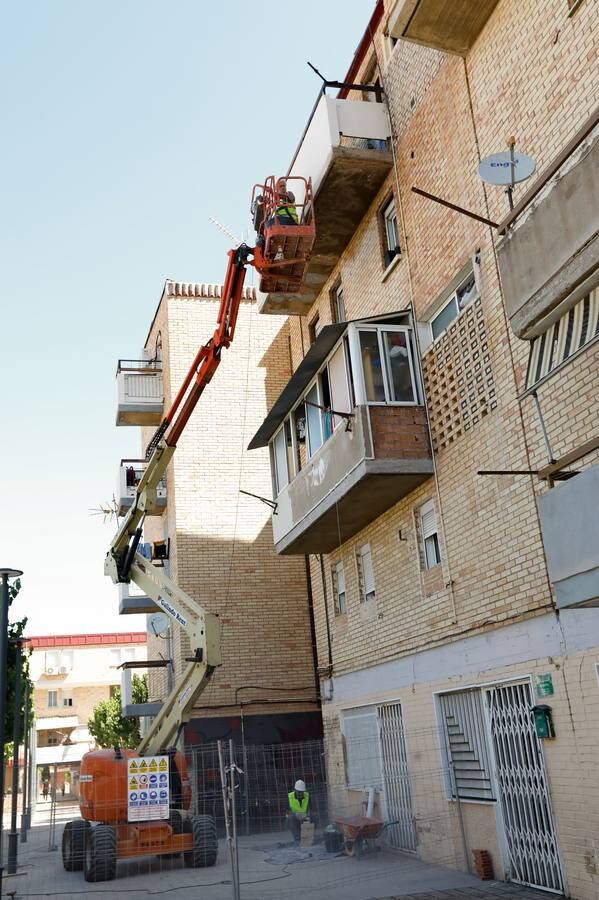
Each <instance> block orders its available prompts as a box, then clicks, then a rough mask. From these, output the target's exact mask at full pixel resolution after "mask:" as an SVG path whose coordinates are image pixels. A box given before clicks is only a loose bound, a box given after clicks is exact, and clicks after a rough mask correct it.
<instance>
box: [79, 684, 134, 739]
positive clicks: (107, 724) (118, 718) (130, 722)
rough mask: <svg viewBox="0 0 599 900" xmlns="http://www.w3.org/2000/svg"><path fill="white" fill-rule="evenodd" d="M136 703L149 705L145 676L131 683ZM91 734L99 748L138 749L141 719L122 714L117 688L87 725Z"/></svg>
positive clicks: (103, 701) (119, 694) (100, 703)
mask: <svg viewBox="0 0 599 900" xmlns="http://www.w3.org/2000/svg"><path fill="white" fill-rule="evenodd" d="M131 695H132V699H133V702H134V703H147V700H148V681H147V677H146V676H145V675H143V676H142V677H140V676H139V675H134V676H133V679H132V683H131ZM87 727H88V728H89V732H90V734H91V735H92V737H93V738H95V741H96V743H97V745H98V746H99V747H136V746H137V744H139V742H140V740H141V734H140V731H139V719H134V718H132V717H131V716H124V715H123V713H122V712H121V691H120V688H115V690H114V691H113V693H112V696H111V697H110V698H109V699H108V700H101V701H100V702H99V703H98V704H97V706H94V710H93V713H92V716H91V719H90V720H89V722H88V723H87Z"/></svg>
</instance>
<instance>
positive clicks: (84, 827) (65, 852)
mask: <svg viewBox="0 0 599 900" xmlns="http://www.w3.org/2000/svg"><path fill="white" fill-rule="evenodd" d="M89 828H90V824H89V822H86V821H85V819H71V821H70V822H67V824H66V825H65V826H64V830H63V832H62V864H63V866H64V867H65V869H66V871H67V872H80V871H81V870H82V869H83V863H84V862H85V838H86V835H87V832H88V831H89Z"/></svg>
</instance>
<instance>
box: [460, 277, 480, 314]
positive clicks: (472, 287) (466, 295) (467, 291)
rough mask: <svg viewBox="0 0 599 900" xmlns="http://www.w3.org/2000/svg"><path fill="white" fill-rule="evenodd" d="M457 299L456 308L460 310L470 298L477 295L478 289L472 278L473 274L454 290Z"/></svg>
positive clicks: (472, 298)
mask: <svg viewBox="0 0 599 900" xmlns="http://www.w3.org/2000/svg"><path fill="white" fill-rule="evenodd" d="M456 296H457V301H458V309H460V310H462V309H464V307H465V306H467V305H468V304H469V303H470V301H471V300H474V298H475V297H476V296H478V290H477V288H476V281H475V280H474V274H472V275H471V276H470V278H468V280H467V281H465V282H464V283H463V284H462V285H461V286H460V287H459V288H458V289H457V291H456Z"/></svg>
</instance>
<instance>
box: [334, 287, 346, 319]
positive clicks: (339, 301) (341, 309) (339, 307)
mask: <svg viewBox="0 0 599 900" xmlns="http://www.w3.org/2000/svg"><path fill="white" fill-rule="evenodd" d="M335 318H336V320H337V322H345V300H344V299H343V288H342V287H341V286H339V287H338V288H337V290H336V292H335Z"/></svg>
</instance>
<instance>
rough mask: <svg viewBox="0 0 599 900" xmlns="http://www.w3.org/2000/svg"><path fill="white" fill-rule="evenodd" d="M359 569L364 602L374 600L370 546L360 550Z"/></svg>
mask: <svg viewBox="0 0 599 900" xmlns="http://www.w3.org/2000/svg"><path fill="white" fill-rule="evenodd" d="M358 552H359V557H360V569H361V575H362V589H363V594H364V596H363V599H364V600H374V597H375V588H374V571H373V569H372V554H371V552H370V544H365V545H364V546H363V547H361V548H360V550H359V551H358Z"/></svg>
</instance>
